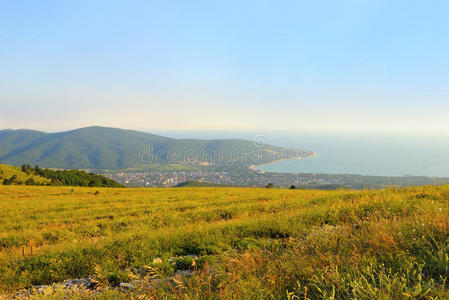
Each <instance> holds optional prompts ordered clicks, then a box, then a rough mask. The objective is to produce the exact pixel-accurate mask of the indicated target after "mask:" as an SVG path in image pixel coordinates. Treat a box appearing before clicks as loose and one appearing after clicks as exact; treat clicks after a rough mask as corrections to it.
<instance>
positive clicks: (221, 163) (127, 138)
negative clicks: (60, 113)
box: [0, 126, 312, 170]
mask: <svg viewBox="0 0 449 300" xmlns="http://www.w3.org/2000/svg"><path fill="white" fill-rule="evenodd" d="M309 155H312V152H310V151H305V150H299V149H290V148H281V147H276V146H271V145H260V144H256V143H253V142H252V141H246V140H238V139H222V140H198V139H174V138H168V137H163V136H159V135H155V134H149V133H145V132H139V131H134V130H123V129H117V128H106V127H98V126H94V127H87V128H81V129H76V130H71V131H65V132H58V133H45V132H40V131H32V130H10V129H7V130H1V131H0V161H1V162H3V163H7V164H11V165H22V164H31V165H39V166H41V167H46V168H61V169H97V170H101V169H103V170H104V169H109V170H119V169H121V170H123V169H131V168H132V169H145V168H152V167H155V166H159V167H160V166H173V167H177V168H179V167H181V168H184V167H185V168H188V167H192V166H193V167H206V168H221V169H226V168H228V167H237V166H240V167H242V166H243V167H248V166H251V165H256V164H263V163H269V162H272V161H275V160H279V159H289V158H290V159H291V158H298V157H304V156H309Z"/></svg>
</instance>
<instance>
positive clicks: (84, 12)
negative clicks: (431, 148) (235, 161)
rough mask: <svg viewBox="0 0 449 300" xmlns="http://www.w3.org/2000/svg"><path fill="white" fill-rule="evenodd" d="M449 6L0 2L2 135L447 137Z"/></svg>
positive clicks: (354, 0) (361, 1)
mask: <svg viewBox="0 0 449 300" xmlns="http://www.w3.org/2000/svg"><path fill="white" fill-rule="evenodd" d="M448 13H449V2H448V1H430V0H429V1H422V0H421V1H413V0H404V1H399V0H396V1H391V0H390V1H380V0H373V1H368V0H351V1H349V0H347V1H341V0H340V1H330V0H328V1H320V0H314V1H260V0H258V1H241V0H240V1H229V0H226V1H210V0H208V1H195V0H184V1H173V0H171V1H110V0H108V1H94V0H86V1H49V0H47V1H46V0H42V1H33V0H30V1H25V0H24V1H7V0H4V1H3V0H0V128H32V129H41V130H48V131H56V130H61V129H72V128H77V127H82V126H89V125H103V126H115V127H122V128H134V129H141V130H265V129H270V130H284V129H285V130H290V131H292V130H293V131H295V130H298V131H303V130H307V131H361V132H363V131H371V132H372V131H378V132H385V131H394V132H415V131H418V132H424V133H426V132H429V133H430V132H431V133H436V132H449V117H448V115H449V18H448Z"/></svg>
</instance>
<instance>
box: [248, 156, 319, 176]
mask: <svg viewBox="0 0 449 300" xmlns="http://www.w3.org/2000/svg"><path fill="white" fill-rule="evenodd" d="M317 155H318V152H313V153H312V154H311V155H308V156H300V155H298V156H294V157H289V158H281V159H277V160H273V161H271V162H268V163H263V164H257V165H251V166H249V167H248V169H250V170H252V171H254V172H259V173H265V172H266V171H265V170H258V169H256V168H257V167H263V166H268V165H272V164H276V163H279V162H283V161H289V160H301V159H304V158H312V157H315V156H317ZM271 173H282V172H271Z"/></svg>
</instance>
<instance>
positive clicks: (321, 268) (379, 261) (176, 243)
mask: <svg viewBox="0 0 449 300" xmlns="http://www.w3.org/2000/svg"><path fill="white" fill-rule="evenodd" d="M448 244H449V186H439V187H416V188H407V189H386V190H382V191H347V190H344V191H313V190H312V191H300V190H277V189H250V188H245V189H239V188H172V189H106V188H71V187H32V186H0V290H1V291H2V293H4V294H7V293H14V292H15V291H17V290H19V289H21V288H26V287H30V286H32V285H40V284H50V283H54V282H60V281H63V280H65V279H68V278H80V277H83V276H92V277H94V278H96V279H97V280H98V281H99V282H101V283H102V284H109V285H116V284H118V283H119V282H136V280H143V281H138V282H146V284H152V283H153V282H157V284H154V285H153V287H152V288H151V289H137V290H133V291H131V292H128V293H126V294H125V293H123V294H121V296H122V297H123V298H129V299H131V297H133V298H134V299H136V298H138V297H139V296H140V297H148V298H159V299H165V298H178V299H198V298H202V299H209V298H220V299H232V298H235V299H237V298H240V299H241V298H246V299H272V298H274V299H278V298H285V299H355V298H357V299H412V298H417V299H448V298H449V291H448V289H447V283H446V281H447V279H448V276H449V256H448V254H449V246H448ZM179 270H193V273H191V275H190V276H179V275H176V276H174V275H175V274H176V271H179ZM173 276H174V277H173ZM149 278H159V280H158V281H155V280H151V281H150V280H149ZM167 278H172V279H173V280H164V279H167ZM145 280H146V281H145ZM117 293H118V292H112V291H111V292H109V293H108V292H106V293H104V294H103V295H102V296H101V297H103V298H108V297H111V298H115V297H118V296H119V295H118V294H117ZM80 297H81V298H82V296H80Z"/></svg>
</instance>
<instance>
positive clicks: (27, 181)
mask: <svg viewBox="0 0 449 300" xmlns="http://www.w3.org/2000/svg"><path fill="white" fill-rule="evenodd" d="M25 184H26V185H36V182H35V181H34V179H33V178H31V177H30V178H28V179H27V180H26V181H25Z"/></svg>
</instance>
